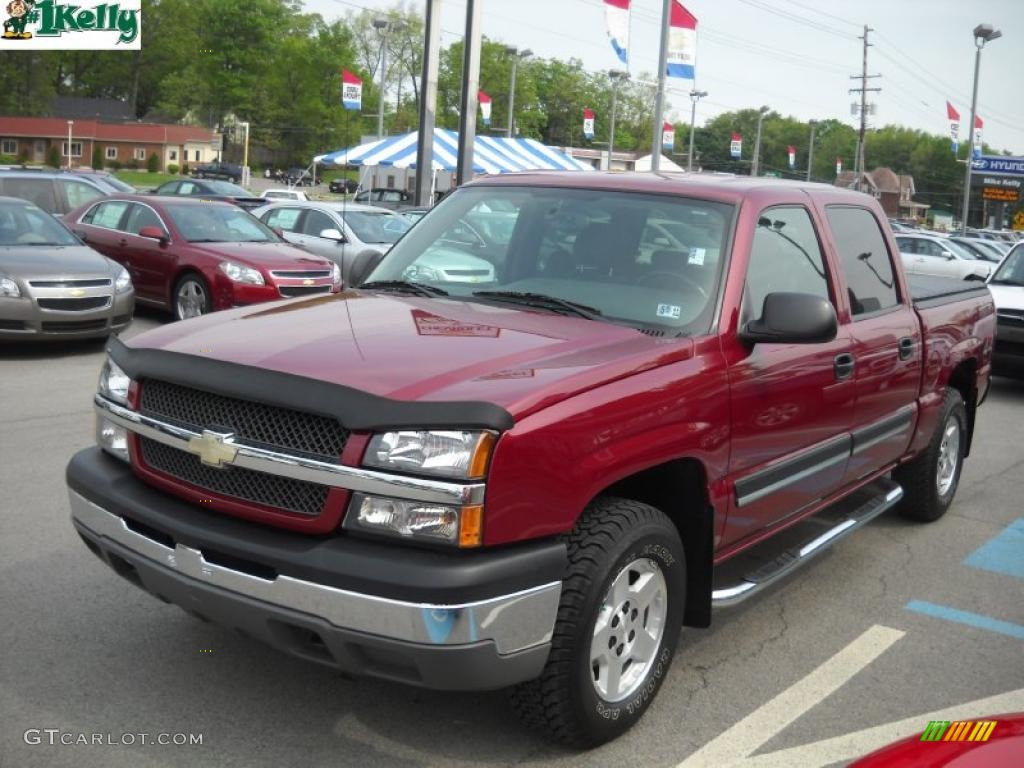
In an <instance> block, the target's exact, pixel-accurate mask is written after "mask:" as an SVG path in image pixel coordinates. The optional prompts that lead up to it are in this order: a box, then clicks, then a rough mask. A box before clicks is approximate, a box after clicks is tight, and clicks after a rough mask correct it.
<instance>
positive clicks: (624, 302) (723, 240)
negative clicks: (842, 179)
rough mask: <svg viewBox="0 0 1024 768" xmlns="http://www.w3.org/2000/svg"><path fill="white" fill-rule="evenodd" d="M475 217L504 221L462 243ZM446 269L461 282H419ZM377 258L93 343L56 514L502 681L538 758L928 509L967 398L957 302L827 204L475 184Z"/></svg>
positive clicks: (335, 644)
mask: <svg viewBox="0 0 1024 768" xmlns="http://www.w3.org/2000/svg"><path fill="white" fill-rule="evenodd" d="M488 215H491V216H500V217H501V222H502V223H503V225H508V224H509V217H510V216H512V217H514V223H512V224H511V226H510V227H509V229H510V232H509V236H508V237H507V238H504V237H503V238H500V239H496V240H494V241H488V242H482V241H479V240H471V239H465V238H463V237H462V236H461V235H460V234H459V232H460V231H461V230H462V229H464V227H463V226H462V225H463V223H464V221H465V220H467V218H472V219H474V220H475V221H479V219H480V218H481V217H485V216H488ZM469 256H471V257H473V259H474V260H477V261H479V260H484V261H486V262H488V269H487V270H482V271H481V273H480V274H479V275H476V274H458V275H453V274H450V273H451V271H452V270H445V271H438V270H436V269H435V268H433V267H432V266H431V265H432V264H436V263H439V262H442V261H445V262H446V263H447V262H453V263H454V262H456V261H459V260H462V261H466V260H467V257H469ZM376 261H379V263H378V264H374V263H373V261H369V262H367V263H364V264H361V265H359V266H358V267H357V268H355V269H356V271H357V272H358V276H357V278H356V279H355V282H356V283H357V284H359V283H361V287H360V288H358V289H349V290H347V291H344V292H343V293H341V294H338V295H335V296H318V297H314V298H308V299H299V300H294V301H290V302H281V303H278V304H271V305H264V306H260V307H251V308H241V309H237V310H230V311H226V312H219V313H216V314H215V315H212V316H209V317H203V318H199V319H195V320H189V321H185V322H181V323H175V324H173V325H168V326H164V327H162V328H159V329H156V330H153V331H150V332H148V333H145V334H143V335H139V336H136V337H134V338H132V339H131V340H130V341H128V342H122V341H120V340H116V339H115V340H112V341H111V344H110V346H109V356H108V360H107V362H106V363H105V366H104V368H103V371H102V373H101V376H100V382H99V391H98V392H97V394H96V395H95V399H94V403H95V410H96V416H97V427H96V436H97V443H98V445H97V446H96V447H94V448H88V449H85V450H83V451H81V452H79V453H78V454H77V455H76V456H75V457H74V458H73V459H72V460H71V462H70V464H69V466H68V469H67V482H68V486H69V494H70V502H71V510H72V520H73V523H74V525H75V527H76V528H77V530H78V532H79V533H80V534H81V537H82V539H83V540H84V542H85V544H86V545H87V546H88V547H89V549H91V550H92V551H93V552H94V553H95V554H96V555H98V556H99V557H100V558H101V559H102V560H103V561H104V562H106V563H107V564H108V565H109V566H110V567H112V568H113V569H114V570H115V571H116V572H117V573H119V574H120V575H122V576H124V577H125V578H127V579H128V580H130V581H132V582H134V583H135V584H136V585H138V586H140V587H142V588H143V589H145V590H147V591H148V592H150V593H152V594H153V595H155V596H157V597H158V598H160V599H161V600H163V601H166V602H171V603H175V604H177V605H179V606H181V607H183V608H184V609H185V610H186V611H188V612H189V613H192V614H195V615H197V616H199V617H202V618H204V619H208V620H211V621H214V622H218V623H220V624H222V625H224V626H227V627H231V628H234V629H237V630H240V631H242V632H244V633H245V634H247V635H249V636H252V637H254V638H258V639H261V640H263V641H265V642H267V643H269V644H271V645H273V646H276V647H277V648H280V649H282V650H283V651H285V652H288V653H290V654H292V655H295V656H298V657H302V658H304V659H309V660H311V661H315V662H320V663H322V664H326V665H330V666H333V667H337V668H341V669H343V670H346V671H348V672H352V673H359V674H366V675H373V676H378V677H382V678H387V679H390V680H397V681H403V682H406V683H409V684H412V685H419V686H427V687H431V688H438V689H449V690H482V689H496V688H509V689H510V690H511V702H512V706H513V707H514V709H516V710H517V711H518V713H519V714H520V715H521V716H522V718H523V719H524V720H525V721H526V722H527V723H529V724H531V725H533V726H536V727H538V728H540V729H543V730H545V731H546V732H547V733H548V734H549V736H550V737H551V738H554V739H556V740H559V741H561V742H564V743H567V744H572V745H577V746H589V745H594V744H598V743H601V742H604V741H607V740H609V739H612V738H614V737H615V736H617V735H619V734H621V733H622V732H624V731H625V730H626V729H628V728H629V727H630V726H631V725H633V724H634V723H635V722H636V721H637V720H638V719H639V718H640V717H641V716H642V714H643V712H644V711H645V709H646V708H647V707H648V706H649V705H650V703H651V701H652V699H653V698H654V697H655V695H656V694H657V692H658V689H659V687H660V686H661V684H662V682H663V681H664V679H665V676H666V673H667V671H668V669H669V666H670V664H671V663H672V660H673V655H674V652H675V647H676V642H677V639H678V637H679V634H680V631H681V628H682V627H683V626H684V625H685V626H688V627H707V626H708V625H709V624H710V622H711V618H712V612H713V611H712V609H713V608H716V607H725V606H729V605H732V604H735V603H737V602H739V601H741V600H744V599H746V598H749V597H751V596H753V595H755V594H757V593H758V592H759V591H760V590H761V589H763V588H764V587H765V586H767V585H769V584H772V583H774V582H776V581H777V580H778V579H780V578H781V577H783V576H784V575H786V574H788V573H789V572H791V571H792V570H793V569H794V568H796V567H797V566H799V565H801V564H802V563H803V562H806V561H807V560H808V559H809V558H811V557H813V556H814V555H815V554H817V553H819V552H820V551H822V550H823V549H825V548H827V547H828V546H829V545H831V544H833V543H835V542H836V541H838V540H840V539H841V538H842V537H843V536H846V535H848V534H850V533H851V532H852V531H854V530H855V529H856V528H857V527H859V526H861V525H863V524H865V523H867V522H868V521H870V520H871V519H873V518H874V517H876V516H878V515H879V514H881V513H883V512H885V511H886V510H888V509H890V508H892V507H895V508H897V509H898V511H899V512H900V513H901V514H903V515H904V516H906V517H908V518H910V519H912V520H918V521H923V522H930V521H935V520H937V519H939V518H940V517H942V515H943V514H944V513H945V512H946V511H947V510H948V509H949V507H950V505H951V504H952V502H953V498H954V495H955V493H956V490H957V485H958V482H959V479H960V472H961V468H962V466H963V462H964V459H965V457H966V456H967V455H968V453H969V451H970V447H971V441H972V438H973V436H974V423H975V411H976V409H977V407H978V406H979V405H980V404H981V403H982V401H983V400H984V398H985V395H986V393H987V390H988V385H989V372H990V365H991V355H992V349H993V333H994V330H995V326H996V315H995V310H994V307H993V303H992V298H991V296H990V294H989V292H988V289H987V288H986V287H985V286H984V285H983V284H979V283H971V282H964V281H952V280H942V279H931V280H927V281H924V282H920V283H918V282H914V283H908V281H907V279H906V277H905V276H904V274H903V271H902V268H901V264H900V258H899V251H898V250H897V248H896V244H895V242H894V240H893V237H892V234H891V232H890V230H889V227H888V226H887V224H886V223H885V216H884V213H883V212H882V209H881V208H880V206H879V205H878V203H877V202H875V201H874V200H873V199H872V198H871V197H868V196H866V195H862V194H859V193H856V192H851V191H848V190H842V189H837V188H833V187H829V186H823V185H814V184H803V183H797V182H781V181H776V180H771V179H750V178H746V177H744V178H733V177H709V176H704V175H686V176H684V175H679V176H673V175H671V174H664V175H652V174H645V175H623V174H614V175H608V174H598V173H576V174H572V173H566V174H558V173H544V174H521V175H510V176H503V177H500V178H488V179H482V180H478V181H476V182H474V183H471V184H468V185H466V186H464V187H462V188H460V189H458V190H457V191H455V192H453V193H452V194H451V195H450V196H448V197H447V198H446V199H445V201H444V202H443V203H442V204H440V205H439V206H437V207H435V208H434V209H433V210H431V211H430V212H429V213H428V214H427V215H426V216H425V217H424V218H423V219H422V220H421V221H420V222H419V223H418V224H417V225H416V226H415V227H414V228H413V229H412V230H410V232H409V233H408V234H407V235H406V236H405V237H404V238H402V239H401V240H400V241H399V242H398V243H397V244H396V245H395V247H394V248H393V249H392V250H391V251H390V252H389V253H388V254H387V255H386V256H384V257H377V258H376ZM369 270H372V272H369ZM364 274H366V275H368V277H366V279H365V280H360V279H359V277H361V276H362V275H364ZM804 528H811V529H812V531H811V532H810V533H808V534H807V535H806V536H804V535H803V530H804ZM288 706H295V703H294V702H291V703H289V704H288Z"/></svg>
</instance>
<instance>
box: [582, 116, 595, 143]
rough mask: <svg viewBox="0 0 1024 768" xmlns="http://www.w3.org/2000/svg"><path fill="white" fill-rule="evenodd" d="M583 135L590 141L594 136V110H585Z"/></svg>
mask: <svg viewBox="0 0 1024 768" xmlns="http://www.w3.org/2000/svg"><path fill="white" fill-rule="evenodd" d="M583 136H584V137H585V138H586V139H587V141H590V140H591V139H592V138H594V110H592V109H584V110H583Z"/></svg>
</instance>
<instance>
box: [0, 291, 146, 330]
mask: <svg viewBox="0 0 1024 768" xmlns="http://www.w3.org/2000/svg"><path fill="white" fill-rule="evenodd" d="M109 290H110V289H107V291H109ZM134 312H135V292H134V291H127V292H125V293H119V294H116V295H114V296H113V297H112V298H111V300H110V306H107V307H103V308H100V309H94V310H87V311H64V310H56V309H44V308H42V307H40V306H39V304H38V303H37V301H36V298H35V297H33V296H23V297H21V298H17V299H8V298H0V340H5V341H13V340H17V339H26V340H28V339H31V340H39V339H90V338H96V337H106V336H109V335H110V334H112V333H116V332H118V331H120V330H123V329H124V328H127V327H128V325H129V324H130V323H131V321H132V315H133V314H134Z"/></svg>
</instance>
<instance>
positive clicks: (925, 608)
mask: <svg viewBox="0 0 1024 768" xmlns="http://www.w3.org/2000/svg"><path fill="white" fill-rule="evenodd" d="M905 607H906V609H907V610H908V611H914V612H915V613H923V614H924V615H925V616H931V617H932V618H935V619H945V620H946V621H952V622H954V623H956V624H966V625H967V626H968V627H974V628H975V629H987V630H988V631H989V632H997V633H999V634H1000V635H1007V636H1009V637H1016V638H1017V639H1018V640H1024V626H1021V625H1020V624H1014V623H1013V622H1010V621H1002V620H1001V619H993V618H992V617H991V616H985V615H983V614H980V613H974V612H973V611H961V610H960V609H958V608H950V607H949V606H948V605H936V604H935V603H929V602H927V601H925V600H911V601H910V602H909V603H907V604H906V606H905Z"/></svg>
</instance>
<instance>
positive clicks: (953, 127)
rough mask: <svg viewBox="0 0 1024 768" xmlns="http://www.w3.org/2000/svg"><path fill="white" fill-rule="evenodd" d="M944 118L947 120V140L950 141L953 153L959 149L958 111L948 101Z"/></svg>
mask: <svg viewBox="0 0 1024 768" xmlns="http://www.w3.org/2000/svg"><path fill="white" fill-rule="evenodd" d="M946 119H947V120H949V140H950V141H951V142H952V148H953V154H954V155H955V154H956V152H957V150H958V149H960V113H959V112H957V111H956V109H955V108H954V107H953V105H952V104H950V103H949V102H948V101H947V102H946Z"/></svg>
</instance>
